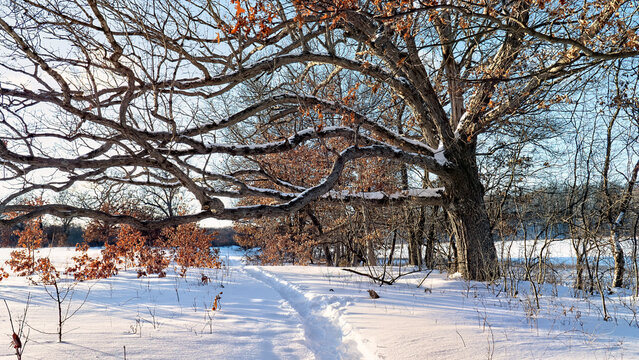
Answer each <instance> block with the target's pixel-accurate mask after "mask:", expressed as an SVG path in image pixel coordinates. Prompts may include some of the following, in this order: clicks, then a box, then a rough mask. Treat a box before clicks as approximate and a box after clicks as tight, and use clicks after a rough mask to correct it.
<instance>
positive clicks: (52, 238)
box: [0, 225, 237, 247]
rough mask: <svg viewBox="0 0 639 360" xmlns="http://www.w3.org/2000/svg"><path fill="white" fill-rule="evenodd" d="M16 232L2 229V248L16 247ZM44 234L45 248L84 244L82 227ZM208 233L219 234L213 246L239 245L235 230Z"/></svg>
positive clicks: (46, 230)
mask: <svg viewBox="0 0 639 360" xmlns="http://www.w3.org/2000/svg"><path fill="white" fill-rule="evenodd" d="M15 230H21V228H20V227H15V228H13V229H6V228H5V229H0V247H16V246H17V244H18V237H17V236H16V235H15V234H14V233H13V232H14V231H15ZM43 230H44V233H45V236H46V241H44V242H43V246H45V247H57V246H76V245H77V244H80V243H82V242H84V229H83V228H82V227H80V226H71V227H67V228H65V227H63V226H60V225H45V226H44V228H43ZM207 232H208V233H217V235H216V236H215V240H214V241H213V243H212V244H211V246H215V247H219V246H231V245H237V243H236V242H235V240H234V238H233V237H234V235H235V231H234V230H233V228H230V227H228V228H208V229H207ZM89 245H90V246H99V245H101V244H93V243H90V244H89Z"/></svg>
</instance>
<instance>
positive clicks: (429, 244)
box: [424, 206, 438, 269]
mask: <svg viewBox="0 0 639 360" xmlns="http://www.w3.org/2000/svg"><path fill="white" fill-rule="evenodd" d="M437 210H438V207H437V206H436V207H435V209H434V210H433V219H434V218H435V217H436V216H437ZM424 265H425V266H426V267H427V268H428V269H432V268H434V267H435V221H434V220H433V221H432V222H431V223H430V225H429V226H428V234H427V235H426V253H425V254H424Z"/></svg>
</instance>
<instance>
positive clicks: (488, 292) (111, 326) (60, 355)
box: [0, 248, 639, 360]
mask: <svg viewBox="0 0 639 360" xmlns="http://www.w3.org/2000/svg"><path fill="white" fill-rule="evenodd" d="M91 251H94V252H97V251H98V250H95V249H92V250H91ZM9 252H10V249H0V264H3V263H4V261H5V260H6V259H7V258H8V257H9ZM41 252H42V254H43V255H50V257H51V258H52V260H53V262H54V264H56V265H57V266H58V267H59V268H62V267H64V264H65V263H66V262H68V261H69V260H68V259H70V257H71V256H73V250H72V249H66V248H57V249H52V250H49V249H43V250H41ZM241 256H242V254H241V253H240V252H239V251H237V249H233V248H224V249H223V250H222V257H223V259H224V261H225V262H226V264H228V266H226V267H224V268H223V269H220V270H204V273H205V274H206V275H207V276H209V277H210V278H211V279H212V280H213V281H212V282H211V283H210V284H206V285H204V284H202V283H201V281H200V279H201V273H202V271H199V270H196V269H194V270H191V271H190V272H189V273H188V276H187V277H186V278H181V277H179V276H177V275H175V273H174V272H172V271H171V272H169V274H168V276H167V277H166V278H161V279H160V278H156V277H151V278H141V279H138V278H137V276H136V272H135V271H134V270H128V271H122V272H120V274H119V275H117V276H115V277H113V278H110V279H106V280H100V281H87V282H83V283H80V284H78V285H77V286H76V287H75V293H74V296H73V299H72V301H71V302H70V304H71V311H73V310H74V309H76V307H77V306H78V305H80V304H82V303H83V302H84V304H83V306H82V307H81V309H80V310H79V311H78V312H77V313H76V315H75V316H73V317H71V318H70V319H69V320H68V321H67V323H66V324H65V325H64V331H65V334H64V337H63V343H58V342H57V337H56V335H54V334H51V333H54V332H55V331H56V319H57V310H56V307H55V303H54V302H53V300H52V299H51V298H49V297H48V295H47V294H46V292H45V291H44V288H43V286H41V285H32V284H29V282H28V280H27V279H25V278H19V277H10V278H8V279H5V280H3V281H2V282H0V298H3V299H6V300H7V302H8V304H9V307H10V309H11V312H12V314H13V316H14V320H15V318H16V317H20V316H21V314H22V312H23V310H24V306H25V302H26V299H27V298H28V297H29V296H30V297H31V305H30V307H29V309H28V312H27V318H26V323H27V324H28V326H29V329H30V330H29V331H30V332H29V341H28V343H27V344H26V349H25V352H24V358H25V359H92V358H94V359H123V358H124V347H126V358H127V359H331V360H332V359H568V358H570V359H609V358H613V359H622V358H625V359H636V358H639V328H638V323H637V322H636V318H635V321H634V322H633V312H632V310H631V308H632V306H631V304H630V302H631V301H632V298H631V297H621V296H619V295H611V296H610V298H609V299H608V300H609V301H608V310H609V312H610V314H611V315H612V316H613V320H612V321H608V322H605V321H603V320H601V319H602V315H601V310H600V308H601V306H600V300H599V298H598V297H597V296H594V297H592V298H588V299H579V298H574V297H573V296H572V295H573V294H572V291H571V290H570V289H568V288H564V287H560V286H559V287H551V286H546V287H544V288H543V289H541V292H542V296H541V299H540V300H541V304H540V305H541V309H540V310H539V311H536V307H535V306H534V300H533V296H532V295H531V294H532V292H531V291H530V287H529V285H527V284H526V283H521V284H520V285H519V294H518V295H517V297H507V296H506V295H505V294H504V292H501V291H499V288H497V287H494V286H488V285H485V284H482V283H473V282H466V281H463V280H461V279H457V278H452V279H449V278H447V277H446V275H445V274H439V273H437V272H432V273H430V275H428V277H427V278H426V279H425V280H424V277H426V275H427V273H424V272H422V273H414V274H411V275H408V276H406V277H404V278H402V279H400V280H399V282H398V283H396V284H395V285H392V286H386V285H385V286H382V287H380V286H378V285H375V284H372V283H371V281H370V280H369V279H367V278H364V277H362V276H358V275H355V274H352V273H347V272H345V271H342V270H340V269H338V268H326V267H318V266H307V267H302V266H280V267H273V266H248V265H244V264H242V262H241ZM5 268H6V266H5ZM359 270H360V271H366V269H364V268H362V269H359ZM393 271H395V272H396V271H397V270H396V269H394V270H393ZM422 281H423V283H422V285H421V286H419V287H418V286H417V285H418V284H419V283H420V282H422ZM370 289H373V290H375V291H376V292H377V293H378V294H379V295H380V298H379V299H371V298H370V296H369V294H368V290H370ZM220 292H222V294H220ZM218 294H220V296H221V309H219V310H217V311H212V310H211V306H212V304H213V300H214V298H215V296H216V295H218ZM85 297H86V301H85V300H84V299H85ZM623 303H626V305H624V304H623ZM635 309H636V308H635ZM630 322H632V324H629V323H630ZM10 335H11V330H10V325H9V321H8V317H7V316H6V309H5V308H4V304H2V303H0V359H5V358H6V359H11V358H15V356H14V355H12V353H13V351H12V350H13V349H12V348H10V347H9V343H10V341H11V339H10ZM3 339H4V340H3ZM3 344H5V345H3Z"/></svg>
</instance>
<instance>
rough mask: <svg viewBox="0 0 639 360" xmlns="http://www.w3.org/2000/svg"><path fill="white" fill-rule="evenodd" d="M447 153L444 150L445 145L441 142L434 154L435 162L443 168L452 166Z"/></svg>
mask: <svg viewBox="0 0 639 360" xmlns="http://www.w3.org/2000/svg"><path fill="white" fill-rule="evenodd" d="M445 152H446V149H445V148H444V144H443V143H442V142H440V143H439V147H438V148H437V150H435V152H434V153H433V157H434V158H435V161H437V163H438V164H439V165H441V166H446V165H449V164H450V162H449V161H448V159H446V155H445Z"/></svg>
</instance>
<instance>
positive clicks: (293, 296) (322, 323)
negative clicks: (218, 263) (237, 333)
mask: <svg viewBox="0 0 639 360" xmlns="http://www.w3.org/2000/svg"><path fill="white" fill-rule="evenodd" d="M242 269H243V270H244V271H245V272H246V273H247V274H248V275H250V276H252V277H253V278H255V279H256V280H259V281H261V282H263V283H264V284H266V285H268V286H269V287H271V288H273V289H274V290H275V291H277V292H278V293H279V294H280V295H281V296H282V298H283V299H284V300H285V301H286V302H287V303H288V305H290V306H291V307H292V308H293V309H294V310H295V311H296V312H297V313H298V314H299V317H300V319H301V321H302V324H303V326H304V335H305V337H306V341H307V344H306V345H307V346H308V348H309V349H311V351H312V352H313V353H314V354H315V356H316V358H317V359H326V360H334V359H343V360H347V359H377V356H375V355H374V353H373V352H372V351H370V350H369V349H368V348H367V347H366V346H365V345H364V343H363V341H362V339H361V337H359V335H358V334H357V333H356V331H354V330H353V329H352V327H351V326H350V325H348V324H347V323H346V322H345V321H344V319H343V310H344V308H345V307H346V305H347V304H348V303H349V301H350V299H348V298H344V297H337V296H325V295H315V296H313V295H307V294H308V293H307V292H305V291H303V290H302V289H301V288H300V287H298V286H296V285H293V284H292V283H290V282H288V281H286V280H283V279H281V278H278V277H277V276H275V275H273V274H271V273H269V272H267V271H265V270H264V269H262V268H260V267H254V266H250V267H249V266H247V267H243V268H242Z"/></svg>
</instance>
